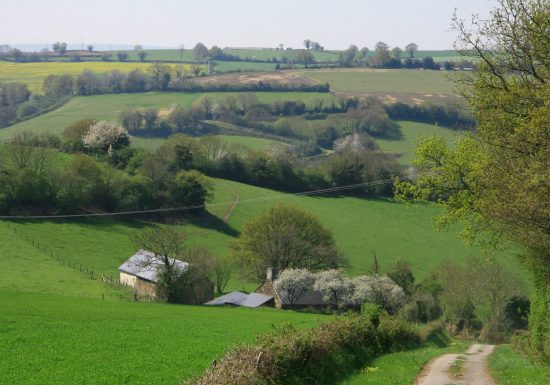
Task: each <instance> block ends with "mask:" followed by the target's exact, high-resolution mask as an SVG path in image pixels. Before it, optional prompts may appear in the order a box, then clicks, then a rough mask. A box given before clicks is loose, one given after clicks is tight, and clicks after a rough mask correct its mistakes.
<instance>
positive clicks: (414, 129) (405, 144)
mask: <svg viewBox="0 0 550 385" xmlns="http://www.w3.org/2000/svg"><path fill="white" fill-rule="evenodd" d="M398 124H399V127H400V128H401V134H402V137H401V138H400V139H399V140H392V139H386V138H378V139H376V143H378V145H379V146H380V148H381V149H382V150H384V151H387V152H391V153H393V154H396V155H397V156H399V163H401V164H404V165H407V164H411V161H412V159H413V156H414V148H415V147H416V145H417V144H418V142H419V141H420V139H421V138H422V137H426V136H433V135H437V136H441V137H442V138H443V139H445V141H446V142H447V143H449V144H452V143H454V142H455V141H456V139H457V138H458V137H459V136H460V135H461V131H456V130H451V129H450V128H447V127H442V126H437V125H434V124H425V123H416V122H407V121H399V122H398Z"/></svg>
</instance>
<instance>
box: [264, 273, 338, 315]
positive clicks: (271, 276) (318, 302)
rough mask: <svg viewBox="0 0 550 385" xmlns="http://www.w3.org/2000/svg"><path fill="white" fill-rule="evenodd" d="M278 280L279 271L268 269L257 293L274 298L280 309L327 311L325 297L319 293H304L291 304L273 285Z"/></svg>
mask: <svg viewBox="0 0 550 385" xmlns="http://www.w3.org/2000/svg"><path fill="white" fill-rule="evenodd" d="M276 279H277V271H276V270H275V269H272V268H268V269H267V274H266V279H265V281H264V283H263V284H262V285H261V286H260V287H259V288H258V289H257V290H256V293H259V294H264V295H268V296H272V297H273V300H274V302H275V306H276V307H277V308H279V309H289V308H290V307H292V308H293V309H297V308H298V309H307V308H316V309H325V308H326V307H327V303H326V302H325V301H324V300H323V296H322V295H321V293H319V292H318V291H312V292H306V293H303V294H302V295H301V296H300V297H299V298H298V299H297V300H296V301H295V302H294V304H291V302H290V301H289V300H288V298H287V297H285V296H284V295H283V294H282V293H278V292H277V290H276V289H275V286H274V285H273V282H274V281H275V280H276Z"/></svg>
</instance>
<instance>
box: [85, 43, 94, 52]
mask: <svg viewBox="0 0 550 385" xmlns="http://www.w3.org/2000/svg"><path fill="white" fill-rule="evenodd" d="M86 48H88V51H89V52H92V51H93V50H94V46H93V45H91V44H90V45H89V46H87V47H86Z"/></svg>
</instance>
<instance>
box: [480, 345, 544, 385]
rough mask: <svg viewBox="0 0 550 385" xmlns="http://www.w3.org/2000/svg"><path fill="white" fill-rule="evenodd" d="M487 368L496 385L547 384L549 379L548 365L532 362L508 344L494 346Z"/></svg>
mask: <svg viewBox="0 0 550 385" xmlns="http://www.w3.org/2000/svg"><path fill="white" fill-rule="evenodd" d="M489 370H490V371H491V374H492V376H493V377H494V379H495V380H496V382H497V384H498V385H547V384H548V381H549V380H550V367H548V366H543V365H538V364H536V363H534V362H533V361H532V360H530V359H528V358H526V357H524V356H522V355H521V353H518V352H517V351H515V350H513V349H512V347H511V346H510V345H500V346H497V347H496V348H495V351H494V352H493V353H492V354H491V355H490V356H489Z"/></svg>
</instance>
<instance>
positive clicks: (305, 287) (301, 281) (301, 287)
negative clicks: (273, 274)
mask: <svg viewBox="0 0 550 385" xmlns="http://www.w3.org/2000/svg"><path fill="white" fill-rule="evenodd" d="M314 283H315V275H314V274H313V273H311V272H310V271H309V270H307V269H287V270H284V271H282V272H281V273H280V274H279V276H278V277H277V279H276V280H275V282H274V283H273V285H274V287H275V290H277V293H278V294H279V295H281V296H283V297H284V298H286V299H287V300H288V302H289V303H290V307H291V308H292V306H294V304H295V303H296V301H297V300H298V299H300V297H301V296H302V295H303V294H305V293H307V292H311V291H313V284H314Z"/></svg>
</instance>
